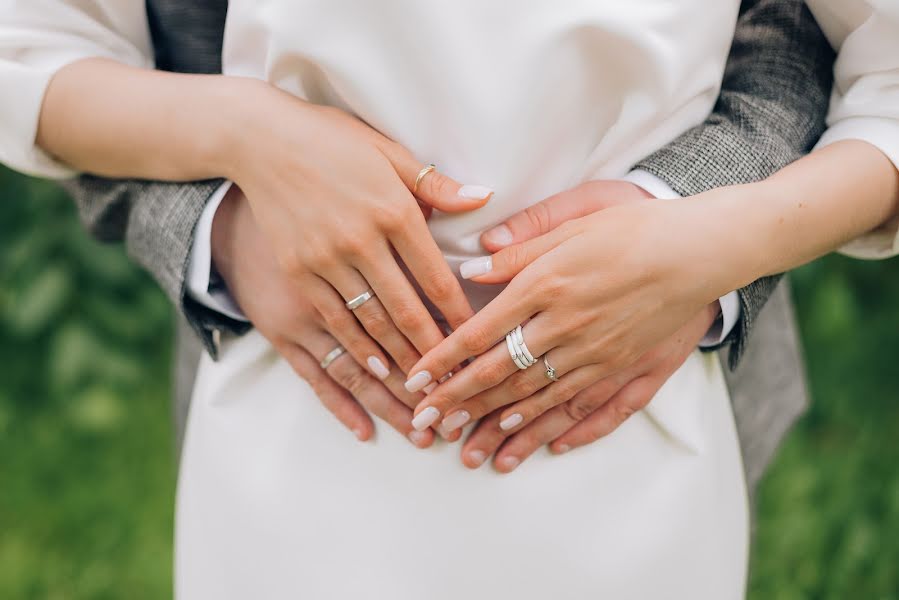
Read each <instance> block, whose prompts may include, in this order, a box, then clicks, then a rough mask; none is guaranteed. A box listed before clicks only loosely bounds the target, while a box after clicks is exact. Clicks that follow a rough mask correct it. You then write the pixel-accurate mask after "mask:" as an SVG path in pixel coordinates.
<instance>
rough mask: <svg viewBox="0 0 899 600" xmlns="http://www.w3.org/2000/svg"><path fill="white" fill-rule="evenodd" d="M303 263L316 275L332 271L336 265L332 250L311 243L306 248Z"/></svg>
mask: <svg viewBox="0 0 899 600" xmlns="http://www.w3.org/2000/svg"><path fill="white" fill-rule="evenodd" d="M301 260H302V262H303V263H305V264H306V265H308V266H309V267H310V268H311V269H312V270H313V271H315V272H316V273H322V272H325V271H329V270H331V268H332V267H333V266H334V263H335V257H334V253H333V251H332V248H330V247H329V246H326V245H324V244H316V243H310V244H309V247H308V248H306V251H305V256H304V257H302V259H301Z"/></svg>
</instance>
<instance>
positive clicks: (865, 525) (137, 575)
mask: <svg viewBox="0 0 899 600" xmlns="http://www.w3.org/2000/svg"><path fill="white" fill-rule="evenodd" d="M794 283H795V285H794V288H795V289H794V292H795V295H796V300H797V303H798V308H799V312H800V318H801V325H802V331H803V338H804V343H805V348H806V354H807V357H808V365H809V375H810V380H811V390H812V394H813V406H812V408H811V410H810V412H809V413H808V415H807V416H806V417H805V418H804V419H803V420H802V422H801V423H800V425H799V426H798V427H797V429H796V430H795V431H794V432H793V433H792V435H791V436H790V437H789V439H788V440H787V442H786V443H785V445H784V447H783V448H782V450H781V452H780V454H779V456H778V458H777V460H776V463H775V464H774V466H773V467H772V469H771V471H770V472H769V474H768V476H767V477H766V479H765V481H764V482H763V485H762V488H761V490H760V494H759V502H758V528H757V532H756V543H755V547H754V551H753V564H752V576H751V584H750V598H752V599H753V600H763V599H764V600H781V599H783V600H788V599H805V598H822V599H831V598H833V599H846V598H864V599H874V600H899V568H897V567H899V468H897V465H899V443H897V442H899V402H897V400H899V260H892V261H883V262H871V263H865V262H858V261H853V260H850V259H846V258H842V257H838V256H832V257H828V258H826V259H824V260H821V261H818V262H817V263H815V264H812V265H809V266H808V267H805V268H803V269H801V270H799V271H797V272H796V273H795V275H794ZM171 331H172V321H171V308H170V306H169V304H168V302H167V300H166V299H165V297H164V296H163V295H162V293H161V292H160V291H159V290H158V289H157V288H156V287H155V286H154V284H153V282H152V280H151V279H150V278H149V277H148V276H147V275H146V274H144V273H142V272H140V271H139V270H137V269H136V268H135V267H133V266H132V265H131V264H130V263H129V262H128V260H127V258H125V256H124V253H123V251H122V249H121V248H119V247H115V246H101V245H98V244H96V243H94V242H93V241H91V240H90V239H88V237H87V236H86V234H85V233H84V232H83V231H82V229H81V227H80V226H79V224H78V222H77V218H76V215H75V211H74V209H73V208H72V206H71V204H70V202H69V201H68V200H67V199H66V198H65V196H64V195H63V194H62V193H60V192H59V191H57V190H56V189H55V188H54V187H52V186H50V185H48V184H44V183H39V182H34V181H31V180H27V179H25V178H23V177H19V176H16V175H13V174H11V173H10V172H8V171H4V170H0V599H11V600H12V599H20V598H21V599H31V598H35V599H51V600H56V599H60V600H61V599H76V598H77V599H82V598H83V599H92V600H93V599H105V598H110V599H112V598H116V599H118V598H129V599H130V600H140V599H143V598H153V599H156V598H167V597H170V596H171V561H172V548H171V537H172V518H173V493H174V481H175V464H174V456H173V439H172V430H171V418H170V403H169V385H170V383H169V382H170V379H169V377H170V375H169V361H170V347H171V341H172V336H171Z"/></svg>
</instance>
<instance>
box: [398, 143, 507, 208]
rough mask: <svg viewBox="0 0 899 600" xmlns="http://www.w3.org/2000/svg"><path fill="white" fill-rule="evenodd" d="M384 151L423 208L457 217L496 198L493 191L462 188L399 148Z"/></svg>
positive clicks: (487, 188)
mask: <svg viewBox="0 0 899 600" xmlns="http://www.w3.org/2000/svg"><path fill="white" fill-rule="evenodd" d="M382 150H383V151H384V154H385V155H386V156H387V159H388V160H389V161H390V162H391V164H392V165H393V167H394V169H396V173H397V175H399V177H400V179H402V181H403V183H404V184H405V186H406V187H407V188H409V191H410V192H412V194H413V195H414V196H415V198H416V199H417V200H418V202H419V204H422V205H426V206H430V207H432V208H436V209H437V210H441V211H443V212H447V213H456V212H465V211H469V210H474V209H476V208H481V207H482V206H484V205H485V204H487V201H488V200H490V197H491V196H493V190H492V189H490V188H489V187H486V186H483V185H471V184H469V185H462V184H460V183H458V182H457V181H455V180H453V179H451V178H449V177H447V176H446V175H444V174H443V173H441V172H440V171H438V170H437V168H436V167H435V166H433V165H423V164H422V163H420V162H419V161H417V160H415V158H414V157H412V155H411V154H409V152H408V151H407V150H406V149H405V148H403V147H402V146H399V145H398V144H390V145H389V147H388V148H382ZM429 167H430V168H429ZM423 208H424V207H423ZM426 216H427V215H426Z"/></svg>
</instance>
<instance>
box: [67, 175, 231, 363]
mask: <svg viewBox="0 0 899 600" xmlns="http://www.w3.org/2000/svg"><path fill="white" fill-rule="evenodd" d="M222 183H223V182H221V181H217V180H216V181H200V182H194V183H165V182H155V181H134V180H128V181H114V180H108V179H102V178H99V177H93V176H88V175H84V176H81V177H79V178H77V179H72V180H69V181H66V182H64V183H63V187H64V188H65V189H66V190H67V191H68V192H69V194H70V195H71V196H72V198H73V199H74V201H75V204H76V205H77V207H78V212H79V214H80V216H81V220H82V222H83V223H84V224H85V226H86V227H87V229H88V230H89V231H90V232H91V233H92V234H93V235H94V236H95V237H96V238H98V239H100V240H102V241H116V242H118V241H124V242H125V247H126V249H127V252H128V254H129V256H130V257H131V258H132V259H133V260H135V261H136V262H137V263H139V264H140V265H141V266H143V267H144V268H145V269H147V271H149V272H150V274H151V275H152V276H153V278H154V279H156V281H157V282H158V283H159V285H160V286H161V287H162V289H163V290H164V291H165V292H166V294H167V295H168V296H169V298H170V299H171V300H172V302H173V303H174V304H175V306H176V307H177V308H179V309H180V310H181V311H182V312H183V313H184V315H185V316H186V317H187V320H188V322H189V323H190V324H191V326H192V327H193V329H194V331H196V332H197V334H198V335H199V336H200V338H201V339H202V341H203V343H204V345H205V346H206V348H207V350H208V351H209V352H210V353H211V354H212V355H213V356H215V355H216V353H217V343H216V340H217V337H218V335H219V333H221V332H224V331H227V332H231V333H236V334H240V333H244V332H246V331H247V330H248V329H249V324H248V323H247V322H246V321H243V320H237V319H233V318H231V317H229V316H227V315H226V314H224V313H223V312H222V311H221V310H216V309H212V308H209V307H208V306H206V305H204V304H202V303H200V302H197V301H196V300H195V299H194V298H193V297H192V296H191V294H189V293H188V267H189V265H190V257H191V249H192V248H193V246H194V236H195V233H196V231H197V224H198V222H199V221H200V217H201V215H202V214H203V212H204V209H205V208H206V206H207V203H208V202H209V201H210V200H212V199H214V197H215V196H216V194H217V193H219V192H220V188H221V186H222ZM205 243H206V244H207V245H208V243H209V241H208V239H207V240H205ZM217 332H219V333H217Z"/></svg>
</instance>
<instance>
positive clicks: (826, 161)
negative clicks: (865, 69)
mask: <svg viewBox="0 0 899 600" xmlns="http://www.w3.org/2000/svg"><path fill="white" fill-rule="evenodd" d="M695 200H696V201H697V205H696V208H699V210H700V211H702V212H703V213H704V214H705V215H706V218H711V219H714V220H715V222H718V223H728V224H729V225H728V226H727V227H725V228H723V229H721V231H722V234H721V235H722V237H724V238H726V239H727V242H728V243H727V244H726V245H725V244H722V245H721V246H720V247H727V249H728V250H727V254H729V255H730V256H731V257H733V259H734V260H732V261H729V265H730V272H731V273H732V275H733V278H732V279H731V280H730V281H729V282H726V283H725V284H724V286H725V287H727V286H734V287H738V286H741V285H744V284H745V283H748V282H749V281H752V280H753V279H756V278H758V277H761V276H764V275H769V274H772V273H780V272H783V271H787V270H789V269H793V268H795V267H798V266H800V265H803V264H805V263H807V262H809V261H811V260H814V259H815V258H817V257H819V256H821V255H823V254H826V253H828V252H832V251H834V250H837V249H839V248H840V247H841V246H843V245H844V244H846V243H847V242H849V241H850V240H853V239H855V238H857V237H858V236H861V235H863V234H865V233H867V232H869V231H871V230H873V229H875V228H877V227H879V226H881V225H883V224H885V223H887V222H888V221H890V220H891V219H894V218H896V215H897V211H899V171H897V169H896V167H895V166H894V164H893V163H892V162H891V161H890V160H889V159H888V158H887V157H886V156H885V155H884V154H883V153H882V152H881V151H880V150H878V149H877V148H875V147H874V146H872V145H870V144H868V143H866V142H862V141H855V140H848V141H842V142H838V143H835V144H833V145H831V146H827V147H825V148H823V149H820V150H817V151H815V152H813V153H811V154H809V155H808V156H806V157H805V158H803V159H801V160H799V161H797V162H795V163H793V164H792V165H790V166H788V167H786V168H785V169H783V170H781V171H779V172H778V173H776V174H774V175H772V176H771V177H769V178H768V179H766V180H764V181H762V182H759V183H755V184H750V185H745V186H738V187H733V188H723V189H720V190H712V191H710V192H707V193H705V194H701V195H699V196H696V197H695ZM700 205H701V206H700ZM722 241H723V240H722ZM720 247H719V248H720ZM728 289H730V288H728Z"/></svg>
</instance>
